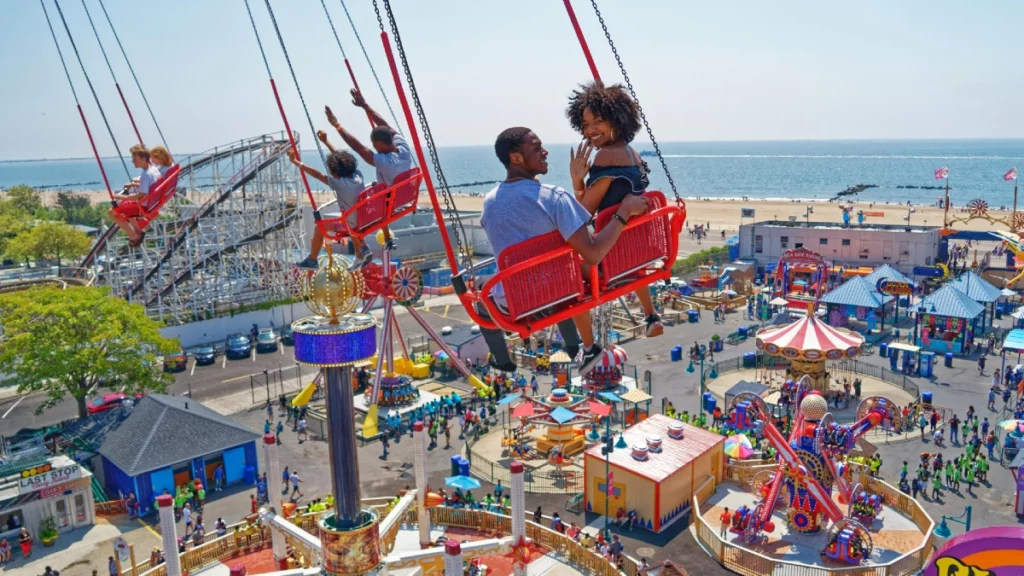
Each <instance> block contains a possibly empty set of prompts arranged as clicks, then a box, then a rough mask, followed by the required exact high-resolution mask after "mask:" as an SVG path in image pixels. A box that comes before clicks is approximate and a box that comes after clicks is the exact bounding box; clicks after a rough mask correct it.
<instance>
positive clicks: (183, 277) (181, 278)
mask: <svg viewBox="0 0 1024 576" xmlns="http://www.w3.org/2000/svg"><path fill="white" fill-rule="evenodd" d="M301 212H302V211H301V210H300V209H299V207H298V206H295V207H293V208H291V209H290V210H289V211H288V213H287V214H286V215H285V217H284V218H281V219H280V220H278V221H277V222H275V223H273V224H271V225H269V226H267V227H266V228H264V229H263V230H260V231H259V232H256V233H254V234H250V235H249V236H248V237H246V238H243V239H242V240H241V241H239V242H237V243H235V244H232V245H230V246H224V247H223V248H220V249H218V250H214V251H212V252H210V253H208V254H205V255H203V256H201V257H200V258H199V259H198V260H197V261H196V262H195V263H194V264H193V266H191V267H189V268H185V269H184V270H183V271H182V272H181V273H180V274H178V275H177V276H175V277H174V279H173V280H172V281H171V282H169V283H168V284H167V285H166V286H164V287H163V288H161V289H160V291H159V292H158V293H157V294H156V295H154V296H153V297H151V298H150V299H149V300H147V301H146V305H147V306H150V305H152V304H154V303H155V302H156V300H157V299H158V298H163V297H164V296H167V295H168V294H169V293H170V292H171V290H173V289H174V287H175V286H177V285H178V284H180V283H182V282H185V281H187V280H188V279H190V278H191V277H192V274H193V272H195V271H196V270H199V269H202V268H205V267H206V266H207V265H208V264H212V263H215V262H216V261H217V260H219V259H220V258H221V256H223V255H225V254H230V253H232V252H234V251H235V250H237V249H238V248H239V247H240V246H244V245H246V244H249V243H251V242H255V241H257V240H260V239H262V238H263V237H264V236H266V235H268V234H271V233H273V232H276V231H278V230H281V229H282V228H285V227H286V226H288V225H290V224H291V223H292V222H293V221H294V220H295V219H296V218H298V217H299V215H300V214H301Z"/></svg>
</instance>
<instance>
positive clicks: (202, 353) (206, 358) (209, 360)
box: [194, 346, 217, 366]
mask: <svg viewBox="0 0 1024 576" xmlns="http://www.w3.org/2000/svg"><path fill="white" fill-rule="evenodd" d="M194 356H195V358H196V364H200V365H202V366H206V365H208V364H213V363H214V362H216V361H217V351H216V350H214V348H213V346H201V347H199V349H197V350H196V352H195V354H194Z"/></svg>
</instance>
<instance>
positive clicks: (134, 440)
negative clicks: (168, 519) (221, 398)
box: [99, 394, 260, 476]
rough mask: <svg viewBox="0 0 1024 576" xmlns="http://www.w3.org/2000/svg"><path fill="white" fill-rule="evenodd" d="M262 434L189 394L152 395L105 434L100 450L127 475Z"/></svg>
mask: <svg viewBox="0 0 1024 576" xmlns="http://www.w3.org/2000/svg"><path fill="white" fill-rule="evenodd" d="M259 437H260V435H259V434H257V433H255V432H253V431H251V430H249V429H248V428H246V427H245V426H243V425H241V424H239V423H237V422H235V421H234V420H232V419H230V418H228V417H226V416H222V415H221V414H218V413H217V412H214V411H213V410H210V409H209V408H207V407H205V406H203V405H202V404H200V403H199V402H196V401H195V400H192V399H191V398H188V397H187V396H167V395H164V394H150V395H149V396H145V397H144V398H142V400H140V401H139V403H138V404H137V405H136V406H135V407H134V408H133V409H132V411H131V413H130V414H129V415H128V417H127V418H125V420H124V421H123V422H122V423H121V424H120V426H118V427H117V428H116V429H114V430H111V431H109V432H108V433H107V435H106V438H104V440H103V443H102V444H101V445H100V448H99V453H100V454H101V455H102V456H103V457H104V458H106V459H107V460H110V461H111V462H112V463H114V464H115V465H116V466H117V467H118V468H120V469H121V470H122V471H124V473H125V474H128V475H129V476H135V475H136V474H142V473H143V472H149V471H152V470H158V469H160V468H165V467H167V466H171V465H173V464H177V463H179V462H184V461H186V460H192V459H194V458H198V457H200V456H205V455H207V454H210V453H211V452H217V451H219V450H226V449H228V448H234V447H236V446H240V445H242V444H245V443H246V442H251V441H253V440H256V439H258V438H259Z"/></svg>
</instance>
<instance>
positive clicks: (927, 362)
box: [918, 352, 935, 398]
mask: <svg viewBox="0 0 1024 576" xmlns="http://www.w3.org/2000/svg"><path fill="white" fill-rule="evenodd" d="M934 364H935V352H921V369H920V370H919V372H918V373H919V374H920V375H921V376H922V377H924V378H931V377H932V370H933V368H932V366H933V365H934ZM927 394H928V397H929V398H931V392H927Z"/></svg>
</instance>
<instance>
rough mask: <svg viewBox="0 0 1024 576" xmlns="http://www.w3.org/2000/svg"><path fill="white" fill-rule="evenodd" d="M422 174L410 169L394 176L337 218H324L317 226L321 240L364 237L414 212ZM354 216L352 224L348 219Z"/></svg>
mask: <svg viewBox="0 0 1024 576" xmlns="http://www.w3.org/2000/svg"><path fill="white" fill-rule="evenodd" d="M422 182H423V173H422V172H421V171H420V169H419V168H410V169H409V170H406V171H405V172H402V173H401V174H399V175H398V176H396V177H395V181H394V184H392V185H391V186H388V185H387V184H385V183H383V182H381V183H378V184H375V185H373V186H370V187H369V188H367V189H366V190H363V191H362V192H361V193H360V194H359V198H358V199H357V200H356V203H355V204H353V205H352V206H351V207H350V208H349V209H348V210H345V211H344V212H343V213H342V214H341V215H340V216H338V217H335V218H323V219H321V220H318V221H317V223H316V225H317V227H318V228H320V233H321V234H323V235H324V238H328V239H330V240H332V241H335V242H337V241H339V240H341V239H343V238H363V237H365V236H367V235H368V234H373V233H374V232H376V231H377V230H380V229H381V228H383V227H385V226H387V225H389V224H391V223H392V222H394V221H395V220H398V219H399V218H402V217H403V216H405V215H407V214H411V213H412V212H415V211H416V203H417V200H419V194H420V184H421V183H422ZM353 215H355V220H356V223H355V225H354V226H353V225H350V224H349V218H350V217H352V216H353Z"/></svg>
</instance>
